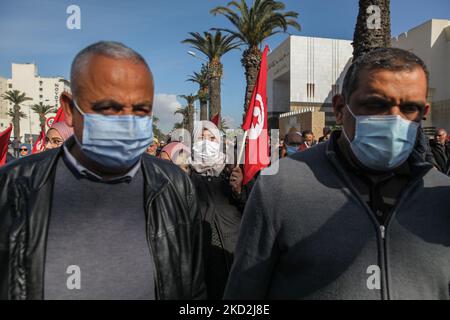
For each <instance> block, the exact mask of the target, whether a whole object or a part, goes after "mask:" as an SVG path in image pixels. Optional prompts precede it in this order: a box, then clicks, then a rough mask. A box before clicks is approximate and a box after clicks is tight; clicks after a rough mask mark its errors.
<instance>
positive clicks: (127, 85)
mask: <svg viewBox="0 0 450 320" xmlns="http://www.w3.org/2000/svg"><path fill="white" fill-rule="evenodd" d="M71 89H72V95H70V94H68V93H64V94H63V95H62V97H61V104H62V106H63V108H64V112H65V116H66V123H67V124H69V125H71V126H73V127H74V131H75V136H74V137H72V138H71V139H69V140H67V141H66V143H65V144H64V145H63V147H62V148H58V149H54V150H50V151H47V152H44V153H41V154H37V155H35V156H31V157H27V158H25V159H21V160H17V161H15V162H13V163H11V164H9V165H7V166H6V167H4V168H2V170H0V186H1V187H2V189H1V193H0V299H13V300H34V299H147V300H153V299H157V300H175V299H203V298H205V297H206V292H205V291H206V289H205V284H204V271H203V259H202V229H201V220H200V216H199V210H198V207H197V200H196V195H195V190H194V188H193V186H192V183H191V182H190V180H189V178H188V177H187V176H186V175H185V174H184V173H183V172H182V171H181V170H180V169H178V168H177V167H176V166H174V165H172V164H170V163H167V162H165V161H162V160H159V159H156V158H153V157H150V156H147V155H143V153H144V152H145V148H146V146H145V144H146V142H147V140H149V139H150V138H151V134H149V133H148V132H147V130H150V132H151V130H152V129H151V126H150V128H149V127H148V126H146V125H143V124H148V123H149V122H148V119H146V117H151V116H152V102H153V92H154V89H153V78H152V74H151V71H150V69H149V68H148V66H147V64H146V62H145V60H144V59H143V58H142V57H141V56H140V55H139V54H137V53H136V52H134V51H133V50H132V49H130V48H128V47H126V46H124V45H122V44H120V43H114V42H99V43H96V44H94V45H91V46H89V47H88V48H86V49H84V50H83V51H81V52H80V53H79V54H78V55H77V57H76V58H75V60H74V62H73V64H72V73H71ZM132 138H135V139H132ZM127 139H128V140H127ZM136 156H137V157H136Z"/></svg>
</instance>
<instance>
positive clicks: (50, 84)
mask: <svg viewBox="0 0 450 320" xmlns="http://www.w3.org/2000/svg"><path fill="white" fill-rule="evenodd" d="M11 75H12V77H11V79H8V80H7V86H6V88H4V87H2V84H1V83H3V82H2V80H1V79H0V94H3V93H4V92H5V91H8V90H19V91H21V92H24V93H25V94H26V95H27V96H28V97H30V98H32V99H33V100H30V101H26V102H24V103H23V104H22V105H21V107H22V108H21V110H22V111H23V112H24V113H25V114H26V115H27V119H22V120H21V121H20V131H21V135H22V136H23V137H25V139H26V138H27V137H28V136H29V135H30V134H31V135H34V136H36V135H38V134H39V133H40V131H41V129H40V123H39V116H38V115H37V114H36V113H35V112H33V111H31V110H30V107H31V106H33V105H35V104H39V103H40V102H42V103H43V104H44V105H50V106H52V107H55V108H58V107H59V97H60V95H61V93H62V92H64V91H68V92H70V87H69V82H68V81H67V80H65V79H64V78H62V77H41V76H39V74H38V69H37V66H36V64H33V63H28V64H17V63H13V64H12V72H11ZM0 103H1V106H2V109H1V111H4V110H3V109H4V108H5V106H6V109H7V110H6V112H7V111H8V110H9V109H11V108H12V107H13V105H12V104H11V103H8V102H6V104H5V101H0ZM50 116H54V114H50V115H48V116H47V117H50ZM10 122H11V118H10V117H8V116H6V115H5V113H4V112H0V130H1V129H2V128H5V127H7V126H8V125H9V123H10ZM22 141H24V139H22Z"/></svg>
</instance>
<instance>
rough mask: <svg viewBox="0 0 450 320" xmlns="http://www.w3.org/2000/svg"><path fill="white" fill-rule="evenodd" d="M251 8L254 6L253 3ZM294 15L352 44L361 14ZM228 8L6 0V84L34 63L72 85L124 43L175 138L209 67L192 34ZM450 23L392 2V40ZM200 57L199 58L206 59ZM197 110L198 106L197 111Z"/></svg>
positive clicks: (419, 5) (231, 90)
mask: <svg viewBox="0 0 450 320" xmlns="http://www.w3.org/2000/svg"><path fill="white" fill-rule="evenodd" d="M247 1H248V2H249V1H250V0H247ZM284 2H285V4H286V7H287V10H292V11H296V12H298V13H299V19H298V21H299V23H300V24H301V26H302V30H301V31H296V30H293V29H290V30H289V32H290V33H292V34H296V35H302V36H314V37H322V38H337V39H347V40H351V39H352V38H353V31H354V27H355V24H356V17H357V14H358V0H339V1H337V0H285V1H284ZM227 3H228V1H227V0H225V1H224V0H191V1H186V0H128V1H122V0H95V1H93V0H90V1H89V0H71V1H67V0H14V1H10V0H0V30H2V32H1V33H0V76H3V77H7V78H8V77H11V63H29V62H35V63H36V64H37V65H38V69H39V74H40V75H41V76H63V77H65V78H66V79H69V72H70V64H71V62H72V59H73V58H74V56H75V55H76V54H77V52H79V51H80V50H81V49H83V48H84V47H86V46H87V45H89V44H91V43H94V42H96V41H100V40H114V41H120V42H123V43H125V44H126V45H128V46H129V47H131V48H133V49H135V50H136V51H138V52H139V53H140V54H142V55H143V56H144V58H145V59H146V60H147V62H148V64H149V65H150V68H151V69H152V71H153V74H154V77H155V109H154V114H155V116H157V117H158V118H160V127H161V128H162V129H163V130H164V131H165V132H168V131H169V130H170V129H171V128H172V126H173V123H174V121H179V120H180V119H179V118H176V117H175V116H174V115H173V112H174V111H175V110H176V108H177V107H178V106H180V105H181V104H182V102H183V101H182V100H180V99H178V98H177V96H178V95H183V94H185V95H187V94H191V93H196V91H197V89H198V88H197V86H196V84H194V83H191V82H187V81H186V79H187V78H188V75H190V74H192V73H193V72H194V71H199V69H200V67H201V64H202V63H203V61H202V60H200V59H199V58H194V57H192V56H190V55H188V53H187V51H188V50H191V49H190V48H189V46H188V45H185V44H181V41H182V40H183V39H185V38H187V37H188V32H203V31H208V30H209V29H210V28H213V27H230V24H229V22H228V21H227V20H226V19H225V18H224V17H221V16H216V17H215V16H213V15H211V14H210V13H209V11H210V10H211V9H213V8H215V7H216V6H219V5H226V4H227ZM70 5H77V6H79V7H80V9H81V29H80V30H69V29H68V28H67V27H66V20H67V19H68V17H69V14H67V13H66V10H67V7H68V6H70ZM432 18H434V19H450V1H449V0H414V1H411V0H391V20H392V21H391V22H392V36H398V35H399V34H401V33H403V32H406V31H408V30H410V29H411V28H413V27H415V26H418V25H420V24H422V23H424V22H425V21H427V20H430V19H432ZM287 37H288V35H287V34H281V35H276V36H273V37H272V38H270V39H268V40H267V44H268V45H269V46H270V47H271V48H272V49H274V48H276V47H277V46H278V45H279V44H280V43H281V42H282V41H283V40H285V39H286V38H287ZM241 55H242V51H233V52H230V53H228V54H227V55H225V56H224V57H223V59H222V62H223V64H224V76H223V80H222V114H223V116H224V118H225V119H226V120H227V122H228V123H229V124H230V125H231V127H238V126H240V121H241V119H242V109H243V100H244V92H245V78H244V69H243V67H242V66H241V63H240V59H241ZM200 56H201V54H199V57H200ZM197 107H198V104H197Z"/></svg>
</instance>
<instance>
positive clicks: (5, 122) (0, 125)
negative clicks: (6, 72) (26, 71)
mask: <svg viewBox="0 0 450 320" xmlns="http://www.w3.org/2000/svg"><path fill="white" fill-rule="evenodd" d="M7 90H8V79H6V78H3V77H0V132H1V131H3V130H5V129H6V128H7V127H8V126H9V123H10V122H11V121H10V120H9V119H8V118H9V117H8V114H7V113H8V110H9V104H8V103H7V102H6V101H5V100H3V99H2V95H3V94H4V93H5V92H6V91H7Z"/></svg>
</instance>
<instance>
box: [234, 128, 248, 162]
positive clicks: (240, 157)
mask: <svg viewBox="0 0 450 320" xmlns="http://www.w3.org/2000/svg"><path fill="white" fill-rule="evenodd" d="M247 135H248V130H246V131H245V132H244V139H243V140H242V145H241V149H240V150H239V156H238V161H237V164H236V168H238V167H239V165H240V164H241V160H242V154H243V153H244V148H245V142H246V141H247Z"/></svg>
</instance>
